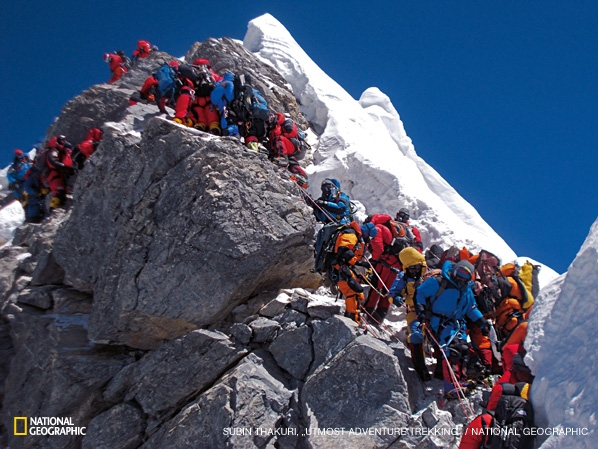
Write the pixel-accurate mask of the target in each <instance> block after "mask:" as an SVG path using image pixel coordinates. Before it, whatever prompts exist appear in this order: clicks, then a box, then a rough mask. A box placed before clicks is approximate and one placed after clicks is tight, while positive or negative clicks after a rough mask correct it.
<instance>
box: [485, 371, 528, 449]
mask: <svg viewBox="0 0 598 449" xmlns="http://www.w3.org/2000/svg"><path fill="white" fill-rule="evenodd" d="M524 384H525V382H520V383H518V384H516V385H513V384H509V383H504V384H502V386H503V394H502V396H501V397H500V399H499V400H498V404H497V405H496V410H495V412H494V418H493V419H492V423H491V425H490V427H491V429H490V430H489V431H488V432H487V433H488V434H489V435H490V436H489V438H488V439H487V442H486V445H485V447H486V448H489V449H525V448H530V447H533V440H534V437H533V435H529V433H530V432H526V431H524V429H531V428H533V427H534V408H533V407H532V404H531V402H529V401H527V400H526V399H524V398H522V397H521V396H520V388H521V387H522V385H524Z"/></svg>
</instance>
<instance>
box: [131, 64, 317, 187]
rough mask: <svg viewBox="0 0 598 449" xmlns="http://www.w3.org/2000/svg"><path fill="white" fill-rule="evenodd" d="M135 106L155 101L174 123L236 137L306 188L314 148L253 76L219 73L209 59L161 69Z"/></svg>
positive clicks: (137, 97)
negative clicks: (276, 108)
mask: <svg viewBox="0 0 598 449" xmlns="http://www.w3.org/2000/svg"><path fill="white" fill-rule="evenodd" d="M130 102H131V104H135V103H137V102H144V103H155V104H156V105H157V106H158V109H159V110H160V112H162V113H165V114H168V112H167V110H166V108H167V107H169V108H172V109H174V117H173V121H175V122H176V123H179V124H181V125H185V126H188V127H193V128H195V129H197V130H200V131H204V132H209V133H211V134H215V135H218V136H221V135H222V136H232V137H236V138H238V139H239V140H241V141H242V142H243V143H244V144H245V145H246V146H247V148H249V149H250V150H253V151H258V152H263V153H265V154H267V155H268V158H269V159H270V160H271V161H272V162H273V163H275V164H276V165H277V166H279V167H282V168H286V169H287V170H288V171H289V172H290V173H291V177H292V179H294V180H295V181H296V182H297V183H298V184H299V185H300V186H301V187H303V188H307V173H306V172H305V170H304V169H303V168H302V167H301V165H300V164H299V161H300V160H302V159H303V158H304V157H305V154H306V152H307V150H308V149H309V145H308V144H307V142H306V141H305V138H306V134H305V132H304V131H302V130H301V129H300V128H298V127H297V124H296V123H295V122H294V121H293V120H292V119H291V118H288V117H286V116H285V115H284V114H282V113H280V112H274V111H272V110H271V109H270V108H269V106H268V103H267V102H266V100H265V98H264V95H263V93H262V92H260V90H259V89H257V88H256V87H254V86H252V79H251V77H250V76H249V75H248V74H242V75H235V74H233V73H232V72H226V73H225V74H224V75H223V76H220V75H219V74H217V73H216V72H215V71H214V70H213V69H212V66H211V64H210V62H209V61H208V60H207V59H205V58H197V59H196V60H195V61H193V63H191V64H188V63H181V62H179V61H176V60H173V61H170V62H169V63H164V64H163V65H161V66H160V67H159V68H158V69H157V70H156V71H155V72H154V73H153V74H152V75H150V76H149V77H148V78H147V79H146V80H145V82H144V83H143V86H142V87H141V89H140V90H139V92H136V93H135V94H133V96H132V97H131V100H130Z"/></svg>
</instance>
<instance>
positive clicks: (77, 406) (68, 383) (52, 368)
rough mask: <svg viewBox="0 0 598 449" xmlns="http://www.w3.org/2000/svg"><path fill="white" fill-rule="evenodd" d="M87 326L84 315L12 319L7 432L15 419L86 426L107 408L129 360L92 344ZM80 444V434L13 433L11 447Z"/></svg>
mask: <svg viewBox="0 0 598 449" xmlns="http://www.w3.org/2000/svg"><path fill="white" fill-rule="evenodd" d="M85 326H86V317H85V315H82V314H73V315H67V314H60V313H52V314H48V315H44V314H39V313H29V312H27V311H23V312H21V313H16V314H15V315H12V321H11V338H12V342H13V344H14V352H15V354H14V355H13V356H12V360H11V365H10V372H9V374H8V377H7V379H6V382H5V383H4V386H5V391H6V395H5V397H4V401H3V408H2V421H3V425H4V427H5V428H6V429H12V426H13V417H14V416H28V417H31V416H33V417H37V416H39V417H43V416H48V417H70V418H71V419H72V421H73V424H74V425H75V426H82V427H85V426H87V423H88V422H89V421H90V420H91V419H92V418H93V417H94V416H96V415H97V414H99V413H100V412H101V411H103V410H104V409H105V408H106V407H107V405H108V404H107V403H106V401H104V400H103V399H102V389H103V388H104V386H105V385H106V383H107V382H108V381H109V380H110V378H112V377H113V376H114V375H115V374H116V373H117V372H118V371H119V370H120V369H121V368H122V367H123V365H125V364H126V363H127V356H126V355H124V354H123V353H122V352H120V351H119V349H118V348H100V347H97V346H94V345H91V344H90V342H89V340H88V339H87V332H86V329H85ZM80 442H81V437H80V436H76V435H64V436H30V437H27V438H23V437H19V436H13V435H12V432H9V434H8V443H9V444H8V446H10V447H11V448H14V449H21V448H33V447H44V448H50V449H52V448H65V447H78V446H79V445H80Z"/></svg>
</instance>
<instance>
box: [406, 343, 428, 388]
mask: <svg viewBox="0 0 598 449" xmlns="http://www.w3.org/2000/svg"><path fill="white" fill-rule="evenodd" d="M409 350H410V351H411V361H412V362H413V366H414V367H415V371H416V372H417V374H418V375H419V378H420V379H421V380H422V381H423V382H427V381H429V380H432V376H430V373H429V372H428V367H427V366H426V357H425V356H424V345H423V344H422V343H418V344H414V343H410V344H409Z"/></svg>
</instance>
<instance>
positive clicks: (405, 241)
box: [372, 214, 415, 256]
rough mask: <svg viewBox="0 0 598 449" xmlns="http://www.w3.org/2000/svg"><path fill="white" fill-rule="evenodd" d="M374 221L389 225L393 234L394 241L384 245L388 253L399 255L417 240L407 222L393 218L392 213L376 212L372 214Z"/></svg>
mask: <svg viewBox="0 0 598 449" xmlns="http://www.w3.org/2000/svg"><path fill="white" fill-rule="evenodd" d="M372 223H374V224H381V225H383V226H385V227H387V228H388V229H389V230H390V233H391V234H392V242H391V243H390V245H385V247H384V252H385V253H386V254H393V255H395V256H398V255H399V253H400V252H401V251H402V250H403V249H405V248H407V247H409V246H411V243H412V242H413V241H414V240H415V237H414V236H413V233H412V232H411V229H409V227H408V226H407V225H406V224H405V223H402V222H400V221H395V220H393V219H392V217H391V216H390V215H387V214H376V215H374V216H372Z"/></svg>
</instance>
